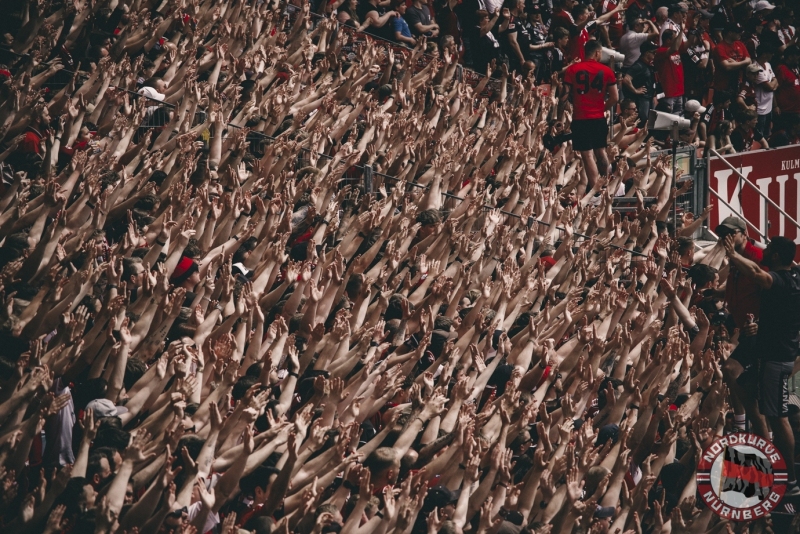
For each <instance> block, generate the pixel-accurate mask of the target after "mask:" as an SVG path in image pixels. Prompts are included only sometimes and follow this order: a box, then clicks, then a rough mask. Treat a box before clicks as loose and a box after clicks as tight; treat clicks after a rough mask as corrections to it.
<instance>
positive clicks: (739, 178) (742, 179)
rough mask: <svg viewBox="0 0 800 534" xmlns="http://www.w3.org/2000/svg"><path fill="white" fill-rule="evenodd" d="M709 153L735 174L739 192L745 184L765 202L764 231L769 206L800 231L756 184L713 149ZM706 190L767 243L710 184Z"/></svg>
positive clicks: (753, 225) (793, 221)
mask: <svg viewBox="0 0 800 534" xmlns="http://www.w3.org/2000/svg"><path fill="white" fill-rule="evenodd" d="M709 153H710V154H713V155H714V156H716V157H717V158H719V160H720V161H721V162H722V163H724V164H725V166H727V167H728V168H729V169H730V170H732V171H733V172H734V173H735V174H736V178H737V182H738V184H739V190H740V191H742V190H743V189H744V188H743V187H742V184H746V185H748V186H750V188H751V189H752V190H753V191H755V192H756V194H758V196H760V197H761V199H762V200H764V201H766V204H767V207H766V209H765V210H764V213H763V216H764V228H765V229H767V228H769V206H772V207H773V208H775V209H776V210H778V213H780V214H781V215H783V216H784V218H785V219H786V220H787V221H789V222H790V223H792V224H793V225H794V226H795V227H796V228H797V229H798V231H800V223H798V222H797V221H796V220H794V218H793V217H792V216H791V215H789V214H788V213H786V211H784V209H783V208H781V207H780V206H779V205H778V204H777V203H775V201H774V200H772V199H771V198H769V196H768V195H766V194H764V192H763V191H761V189H759V188H758V187H757V186H756V184H754V183H753V182H751V181H750V180H748V179H747V177H746V176H744V175H743V174H742V173H741V172H739V170H738V169H737V168H736V167H734V166H733V165H731V162H729V161H728V160H727V159H725V157H724V156H723V155H722V154H720V153H719V152H717V151H716V150H715V149H713V148H710V149H709ZM708 190H709V191H710V192H711V193H712V194H713V195H714V196H715V197H717V200H719V201H720V202H722V203H723V204H725V206H726V207H727V208H728V209H729V210H731V211H732V212H733V213H735V214H736V215H737V216H738V217H739V218H740V219H742V220H743V221H744V222H746V223H747V225H748V226H750V227H751V228H753V229H754V230H755V231H756V233H758V235H760V236H761V237H762V238H763V239H764V242H769V238H768V237H767V236H766V235H765V234H764V233H763V232H762V231H761V230H760V229H759V228H757V227H756V226H755V224H753V223H752V222H750V221H749V220H747V218H746V217H745V216H744V214H743V213H739V212H737V211H736V210H735V209H733V208H732V207H731V205H730V204H728V202H726V201H725V200H724V199H723V198H722V197H721V196H720V195H719V193H717V191H715V190H714V189H713V188H711V185H710V183H709V186H708Z"/></svg>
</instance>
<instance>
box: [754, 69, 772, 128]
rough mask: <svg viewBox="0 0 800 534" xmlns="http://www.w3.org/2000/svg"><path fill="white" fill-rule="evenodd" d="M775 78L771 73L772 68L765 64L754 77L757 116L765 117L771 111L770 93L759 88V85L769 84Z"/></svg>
mask: <svg viewBox="0 0 800 534" xmlns="http://www.w3.org/2000/svg"><path fill="white" fill-rule="evenodd" d="M774 78H775V73H774V72H772V66H771V65H770V64H769V63H765V64H764V65H762V66H761V72H759V73H758V77H756V83H757V84H759V85H756V113H758V114H759V115H766V114H767V113H769V112H771V111H772V94H773V93H772V91H767V90H766V89H762V88H761V85H760V84H761V83H763V82H770V81H772V80H773V79H774Z"/></svg>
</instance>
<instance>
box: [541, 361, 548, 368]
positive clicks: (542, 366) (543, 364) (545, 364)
mask: <svg viewBox="0 0 800 534" xmlns="http://www.w3.org/2000/svg"><path fill="white" fill-rule="evenodd" d="M539 367H541V368H542V369H547V363H545V362H544V361H541V362H539Z"/></svg>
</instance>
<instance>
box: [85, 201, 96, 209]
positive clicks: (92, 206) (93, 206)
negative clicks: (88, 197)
mask: <svg viewBox="0 0 800 534" xmlns="http://www.w3.org/2000/svg"><path fill="white" fill-rule="evenodd" d="M86 205H87V206H89V208H90V209H94V208H95V205H94V204H92V203H91V202H87V203H86Z"/></svg>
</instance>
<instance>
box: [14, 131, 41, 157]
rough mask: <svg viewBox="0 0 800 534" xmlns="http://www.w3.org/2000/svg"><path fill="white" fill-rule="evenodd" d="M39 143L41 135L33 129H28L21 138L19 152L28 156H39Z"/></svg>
mask: <svg viewBox="0 0 800 534" xmlns="http://www.w3.org/2000/svg"><path fill="white" fill-rule="evenodd" d="M41 142H42V135H41V134H40V133H39V132H37V131H36V130H34V129H33V128H28V131H27V132H25V137H23V138H22V142H21V143H20V144H19V151H20V152H26V153H28V154H30V153H33V154H39V153H40V152H41V151H42V145H41Z"/></svg>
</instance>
